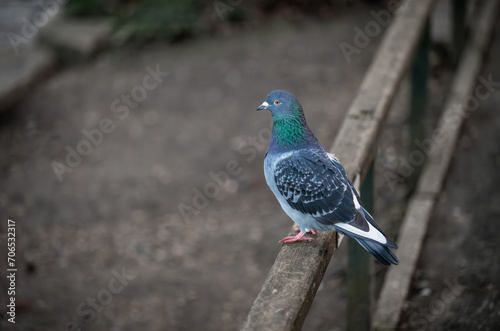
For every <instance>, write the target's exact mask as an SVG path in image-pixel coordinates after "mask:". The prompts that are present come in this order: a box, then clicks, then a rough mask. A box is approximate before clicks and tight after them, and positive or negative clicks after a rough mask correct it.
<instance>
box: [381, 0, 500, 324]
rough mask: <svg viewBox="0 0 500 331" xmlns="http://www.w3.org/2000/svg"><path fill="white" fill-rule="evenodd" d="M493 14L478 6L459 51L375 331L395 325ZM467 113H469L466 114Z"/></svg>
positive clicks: (492, 4)
mask: <svg viewBox="0 0 500 331" xmlns="http://www.w3.org/2000/svg"><path fill="white" fill-rule="evenodd" d="M497 10H498V1H497V0H488V1H486V2H485V4H484V7H483V8H482V10H481V12H480V15H479V19H477V20H476V24H477V25H476V26H475V27H474V28H473V30H472V33H471V38H470V40H469V42H468V43H467V44H466V47H465V49H464V50H463V52H462V56H461V59H460V62H459V66H458V69H457V73H456V77H455V79H454V83H453V85H452V87H451V89H450V94H449V97H448V100H447V102H446V106H445V111H444V113H443V115H442V117H441V120H440V121H439V124H438V126H437V129H436V130H434V134H435V133H436V132H440V137H441V139H438V140H435V142H434V143H433V144H432V147H433V148H432V150H431V153H430V155H429V156H428V159H427V162H426V164H425V166H424V168H423V171H422V176H421V177H420V180H419V183H418V186H417V191H416V193H415V197H414V198H413V199H412V201H411V203H410V205H409V208H408V209H407V212H406V215H405V217H404V220H403V224H402V226H401V230H400V235H399V238H398V243H399V250H398V256H399V259H400V264H399V265H398V267H397V268H391V269H390V270H389V272H388V273H387V276H386V278H385V281H384V285H383V287H382V291H381V294H380V297H379V300H378V302H377V309H376V311H375V316H374V327H375V329H376V330H394V329H395V328H396V326H397V323H398V321H399V316H400V314H401V308H402V304H403V301H404V300H405V298H406V296H407V295H408V291H409V288H410V283H411V278H412V275H413V273H414V271H415V265H416V263H417V261H418V256H419V254H420V249H421V247H422V242H423V239H424V235H425V232H426V229H427V224H428V221H429V219H430V216H431V212H432V208H433V207H434V202H435V199H436V197H437V195H438V194H439V192H441V189H442V185H443V181H444V178H445V176H446V172H447V171H448V167H449V164H450V162H451V159H452V156H453V150H454V148H455V145H456V142H457V140H458V137H459V133H460V127H461V125H462V122H463V120H464V118H465V117H467V116H464V115H466V114H467V109H464V108H462V107H457V105H462V104H463V103H464V101H465V100H467V98H468V97H469V96H472V95H474V92H475V89H474V88H473V87H474V86H475V84H477V80H476V78H477V76H478V75H479V73H480V69H481V63H482V57H483V54H484V52H485V50H486V49H487V48H488V45H489V40H490V37H491V32H492V29H493V25H494V22H495V17H496V13H497ZM469 111H470V110H469Z"/></svg>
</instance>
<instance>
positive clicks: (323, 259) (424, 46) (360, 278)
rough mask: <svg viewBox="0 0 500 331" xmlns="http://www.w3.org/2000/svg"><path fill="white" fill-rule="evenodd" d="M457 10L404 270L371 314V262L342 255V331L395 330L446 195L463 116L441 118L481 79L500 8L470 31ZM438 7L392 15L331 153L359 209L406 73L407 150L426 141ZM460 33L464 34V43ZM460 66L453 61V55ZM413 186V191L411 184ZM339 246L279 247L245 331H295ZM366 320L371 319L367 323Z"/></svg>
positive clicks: (334, 240)
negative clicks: (452, 66)
mask: <svg viewBox="0 0 500 331" xmlns="http://www.w3.org/2000/svg"><path fill="white" fill-rule="evenodd" d="M452 1H453V14H454V15H453V17H454V19H453V23H454V28H453V49H454V53H455V58H456V59H457V60H458V59H460V61H459V63H458V66H457V70H456V77H455V79H454V83H453V85H452V86H451V89H450V94H449V98H448V101H447V105H446V107H445V110H444V113H443V118H442V119H441V121H440V122H439V124H438V128H439V129H440V130H442V132H445V133H446V134H447V135H448V137H449V139H447V140H446V141H445V142H442V143H437V144H436V146H434V148H435V150H436V151H437V152H435V153H432V154H431V155H429V156H428V158H427V161H426V163H425V165H424V168H423V169H422V172H421V173H422V175H421V176H420V177H419V178H418V179H415V187H416V191H415V193H414V195H413V197H412V199H411V201H410V204H409V208H408V209H407V211H406V215H405V217H404V219H403V222H402V225H401V229H400V232H399V235H398V244H399V247H400V249H399V250H398V256H399V259H400V261H401V262H400V265H398V266H396V267H391V268H390V269H389V272H388V273H387V276H386V278H385V280H384V285H383V287H382V291H381V294H380V297H379V300H378V304H377V305H376V309H372V307H371V306H372V305H371V302H372V301H373V299H372V294H371V288H370V279H371V271H370V260H369V259H368V255H367V254H366V253H365V252H364V251H363V250H362V248H360V247H359V245H352V246H351V245H349V247H348V251H349V252H348V255H349V262H348V271H347V275H348V277H347V278H348V279H349V282H348V300H347V301H348V302H347V328H348V329H349V330H368V329H370V328H376V329H380V330H382V329H387V330H391V329H394V328H395V327H396V326H397V323H398V320H399V316H400V312H401V306H402V303H403V300H404V299H405V297H406V295H407V294H408V289H409V285H410V282H411V277H412V274H413V272H414V269H415V264H416V262H417V258H418V255H419V252H420V248H421V245H422V241H423V237H424V235H425V231H426V228H427V223H428V220H429V218H430V214H431V211H432V208H433V206H434V201H435V199H436V196H437V194H438V193H439V192H440V190H441V188H442V182H443V178H444V176H445V173H446V170H447V168H448V165H449V162H450V159H451V156H452V153H453V148H454V146H455V143H456V140H457V138H458V133H459V129H460V126H461V123H462V120H463V118H464V116H462V117H461V119H460V121H459V122H458V123H456V124H454V125H450V123H448V122H447V121H445V120H444V119H446V117H445V116H447V115H449V113H450V112H452V111H454V110H453V106H454V105H455V104H456V103H457V102H459V103H460V104H461V103H462V101H463V100H464V98H465V97H466V96H468V95H469V94H470V92H471V90H472V83H473V81H474V79H475V77H476V76H477V75H478V74H479V70H480V68H481V61H482V54H483V53H484V51H485V49H486V48H487V46H488V41H489V37H490V35H491V30H492V26H493V23H494V20H495V14H496V11H497V7H498V1H497V0H485V1H484V3H483V5H482V8H481V10H479V11H478V13H479V14H478V16H479V19H478V20H471V21H477V22H478V24H477V26H475V27H471V28H470V31H467V29H466V24H465V18H466V15H465V13H466V5H467V3H466V1H465V0H452ZM433 3H434V0H407V1H404V2H403V3H402V5H401V7H400V8H399V9H398V13H397V15H396V16H395V18H394V20H393V22H392V24H391V26H390V27H389V28H388V29H387V31H386V33H385V36H384V39H383V41H382V43H381V46H380V48H379V50H378V52H377V54H376V56H375V58H374V60H373V62H372V64H371V66H370V68H369V69H368V71H367V73H366V75H365V77H364V79H363V82H362V84H361V86H360V88H359V91H358V94H357V96H356V98H355V99H354V101H353V103H352V105H351V107H350V108H349V110H348V113H347V115H346V118H345V120H344V123H343V125H342V127H341V129H340V131H339V133H338V135H337V138H336V139H335V142H334V144H333V147H332V148H331V151H332V152H334V153H335V155H336V156H337V157H338V159H339V160H340V161H341V162H342V164H343V165H344V168H345V170H346V172H347V175H348V176H349V178H351V180H353V182H354V183H355V185H356V184H358V185H359V183H363V185H362V187H361V196H362V199H363V201H364V202H365V204H366V205H367V206H368V208H369V205H371V204H372V201H373V199H374V196H373V180H374V176H373V159H374V156H375V153H376V149H377V146H378V139H379V136H380V134H381V132H382V130H383V128H384V126H385V124H386V119H387V117H388V113H389V109H390V108H391V105H392V102H393V100H394V97H395V95H396V92H397V91H398V88H399V86H400V83H401V81H402V79H403V77H404V76H405V74H406V73H407V72H408V71H410V74H411V82H412V99H411V106H410V115H409V116H410V120H411V122H412V123H414V125H412V130H411V131H412V132H411V136H412V141H414V139H415V138H418V137H422V136H423V129H422V128H423V126H422V125H423V124H422V123H423V121H422V119H423V117H424V113H425V108H426V106H427V105H426V100H427V80H428V75H429V62H428V59H427V57H428V53H429V45H430V32H429V31H430V29H429V15H430V12H431V8H432V5H433ZM466 32H468V34H469V38H468V39H467V40H468V41H467V44H465V47H464V46H463V45H464V43H465V40H466V39H465V36H466ZM460 54H461V56H460V57H459V55H460ZM417 180H418V182H417ZM292 232H293V229H292V230H291V231H290V233H292ZM342 238H343V236H341V235H339V234H337V233H336V232H319V233H318V234H317V235H316V238H315V240H314V241H312V242H309V243H304V244H301V245H285V246H283V247H282V249H281V250H280V252H279V254H278V256H277V258H276V261H275V263H274V265H273V266H272V268H271V270H270V272H269V275H268V277H267V279H266V280H265V282H264V284H263V286H262V289H261V291H260V293H259V294H258V296H257V298H256V299H255V302H254V304H253V306H252V308H251V310H250V312H249V314H248V317H247V319H246V320H245V322H244V324H243V326H242V330H245V331H248V330H276V331H277V330H280V331H285V330H300V329H301V327H302V325H303V323H304V320H305V318H306V317H307V314H308V311H309V308H310V306H311V304H312V302H313V300H314V296H315V294H316V291H317V289H318V287H319V285H320V283H321V280H322V278H323V275H324V273H325V271H326V268H327V266H328V263H329V261H330V259H331V257H332V255H333V254H334V252H335V250H336V248H338V247H339V244H340V243H341V241H342ZM372 311H375V313H374V315H373V316H372Z"/></svg>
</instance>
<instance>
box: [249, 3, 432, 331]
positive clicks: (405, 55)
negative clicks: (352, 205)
mask: <svg viewBox="0 0 500 331" xmlns="http://www.w3.org/2000/svg"><path fill="white" fill-rule="evenodd" d="M433 2H434V0H408V1H406V2H404V3H403V5H402V7H401V8H400V9H399V10H398V14H397V16H396V17H395V19H394V21H393V23H392V25H391V26H390V27H389V28H388V30H387V32H386V34H385V37H384V40H383V41H382V44H381V46H380V49H379V51H378V52H377V55H376V56H375V58H374V61H373V62H372V64H371V66H370V68H369V69H368V72H367V74H366V75H365V78H364V80H363V83H362V84H361V87H360V89H359V92H358V94H357V96H356V98H355V99H354V101H353V103H352V105H351V107H350V109H349V111H348V114H347V117H346V119H345V121H344V123H343V125H342V127H341V129H340V131H339V133H338V135H337V138H336V140H335V143H334V145H333V148H332V149H331V150H332V152H334V153H335V154H336V155H337V157H338V158H339V159H340V161H341V162H342V163H343V165H344V167H345V169H346V172H347V174H348V176H349V178H351V179H353V178H354V177H355V176H356V175H358V174H361V178H363V177H364V175H365V174H366V171H367V170H368V168H369V166H370V163H371V161H372V160H373V156H374V153H375V150H376V146H377V141H378V137H379V135H380V133H381V131H382V129H383V127H384V123H385V120H386V118H387V113H388V111H389V109H390V105H391V103H392V101H393V99H394V96H395V94H396V91H397V89H398V88H399V85H400V82H401V80H402V78H403V76H404V74H405V73H406V72H407V69H408V67H409V64H410V62H411V60H412V58H413V54H414V52H415V49H416V47H417V45H418V42H419V40H420V35H421V33H422V31H423V29H424V26H425V23H426V20H427V17H428V16H429V11H430V8H431V5H432V3H433ZM339 242H340V240H339V238H338V236H337V234H336V233H335V232H329V233H320V234H318V235H317V236H316V237H315V240H314V241H312V242H310V243H304V242H303V243H299V244H291V245H285V246H283V248H282V249H281V251H280V253H279V254H278V257H277V258H276V261H275V263H274V265H273V267H272V268H271V271H270V272H269V275H268V277H267V279H266V281H265V283H264V285H263V286H262V289H261V291H260V293H259V295H258V296H257V298H256V300H255V302H254V304H253V306H252V308H251V310H250V313H249V315H248V317H247V319H246V320H245V322H244V323H243V326H242V330H245V331H248V330H300V328H301V327H302V324H303V323H304V320H305V318H306V316H307V313H308V311H309V308H310V306H311V303H312V301H313V299H314V296H315V294H316V291H317V289H318V286H319V284H320V282H321V280H322V278H323V275H324V273H325V270H326V268H327V266H328V263H329V261H330V258H331V256H332V254H333V252H334V250H335V248H336V247H338V243H339Z"/></svg>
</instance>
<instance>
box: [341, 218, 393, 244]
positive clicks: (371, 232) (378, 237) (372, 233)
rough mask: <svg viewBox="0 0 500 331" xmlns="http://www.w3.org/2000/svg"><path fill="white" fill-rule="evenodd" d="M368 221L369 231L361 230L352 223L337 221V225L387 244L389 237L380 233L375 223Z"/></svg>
mask: <svg viewBox="0 0 500 331" xmlns="http://www.w3.org/2000/svg"><path fill="white" fill-rule="evenodd" d="M367 223H368V227H369V229H368V232H365V231H363V230H360V229H358V228H355V227H354V226H352V225H350V224H349V223H340V222H339V223H335V227H338V228H341V229H345V230H347V231H349V232H351V233H353V234H356V235H358V236H360V237H363V238H369V239H372V240H375V241H377V242H379V243H381V244H387V239H386V238H385V236H384V235H383V234H382V233H380V231H379V230H377V229H376V228H375V227H374V226H373V225H371V224H370V222H367Z"/></svg>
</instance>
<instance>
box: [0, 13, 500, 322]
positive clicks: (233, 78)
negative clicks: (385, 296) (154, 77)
mask: <svg viewBox="0 0 500 331" xmlns="http://www.w3.org/2000/svg"><path fill="white" fill-rule="evenodd" d="M372 9H381V7H373V8H372V7H367V6H355V7H353V8H351V9H348V10H347V9H345V10H344V11H343V12H341V13H339V14H338V15H336V16H335V18H334V19H332V20H331V21H328V22H327V21H323V22H314V21H302V22H296V23H294V24H290V23H279V22H278V23H276V24H274V25H272V26H271V27H269V26H266V27H262V28H261V29H259V30H256V31H252V32H246V33H241V34H239V35H236V36H233V37H228V38H220V39H217V40H197V41H193V42H189V43H182V44H178V45H176V46H168V47H166V46H162V45H157V46H152V47H148V48H145V49H142V50H139V51H133V52H132V51H131V52H123V51H117V52H110V53H106V54H104V55H102V56H100V57H98V58H97V59H95V60H94V61H92V62H90V63H87V64H85V65H81V66H78V67H73V68H70V69H67V70H64V71H62V72H60V73H58V74H56V75H55V76H53V77H52V78H51V79H49V80H48V81H47V82H46V83H45V84H43V85H42V86H40V87H38V88H37V89H35V90H33V91H32V93H31V95H29V96H27V97H26V99H25V100H24V101H23V102H22V103H20V104H19V105H18V106H17V107H16V108H15V109H12V111H10V112H9V113H6V114H2V115H1V117H0V146H1V148H2V150H3V153H1V155H0V166H1V168H0V169H1V177H0V185H1V187H2V193H1V195H0V207H1V209H0V217H1V219H3V220H6V219H7V218H11V219H13V220H15V221H16V224H17V225H16V231H17V254H18V255H17V257H18V264H19V271H18V274H17V275H18V279H17V290H18V292H17V293H16V302H17V305H18V306H17V316H16V325H15V326H13V325H11V324H7V323H6V322H5V320H4V319H3V317H2V319H1V322H0V323H2V324H0V325H1V326H2V327H11V328H12V329H13V330H69V329H71V328H72V327H73V326H75V325H80V326H81V329H82V330H137V329H145V330H234V329H235V328H237V327H238V325H240V324H241V323H242V321H243V319H244V318H245V317H246V314H247V313H248V310H249V309H250V306H251V305H252V302H253V300H254V299H255V297H256V295H257V293H258V292H259V290H260V287H261V285H262V282H263V281H264V279H265V277H266V275H267V273H268V271H269V269H270V267H271V265H272V263H273V262H274V259H275V257H276V255H277V253H278V251H279V248H280V246H279V245H278V244H277V241H278V240H279V239H281V238H282V237H284V236H285V235H286V233H287V231H288V230H289V229H290V227H291V225H292V223H291V221H290V220H289V219H288V218H287V216H286V215H285V214H284V213H283V212H282V211H281V209H280V207H279V205H278V203H277V202H276V201H275V198H274V197H273V196H272V193H271V192H270V191H269V189H268V188H267V186H266V184H265V181H264V177H263V172H262V164H263V158H264V154H265V149H266V148H267V142H268V139H269V137H268V135H267V133H268V132H269V127H270V115H269V114H267V113H257V112H255V109H256V107H257V106H258V105H260V104H261V103H262V101H263V100H264V98H265V97H266V95H267V93H268V92H269V91H271V90H274V89H278V88H279V89H285V90H289V91H291V92H293V93H294V94H295V95H296V96H297V97H298V98H299V100H300V101H301V103H302V105H303V106H304V108H305V110H306V116H307V118H308V122H309V125H310V127H311V128H312V130H313V131H314V132H315V133H316V135H317V137H318V138H319V140H320V141H321V142H322V143H323V144H324V145H325V146H327V147H329V146H330V145H331V142H332V141H333V139H334V138H335V135H336V132H337V131H338V128H339V127H340V125H341V124H342V120H343V116H344V114H345V111H346V110H347V108H348V106H349V104H350V102H351V101H352V99H353V98H354V95H355V93H356V92H357V89H358V86H359V84H360V82H361V80H362V78H363V75H364V73H365V71H366V69H367V67H368V65H369V63H370V61H371V58H372V56H373V54H374V52H375V51H376V49H377V45H378V43H379V42H380V39H381V36H378V37H375V38H373V39H372V41H371V42H370V44H369V45H368V46H367V47H366V48H364V49H363V50H362V52H361V53H360V54H356V55H354V56H353V61H352V63H350V64H347V63H346V61H345V59H344V57H343V55H342V53H341V51H340V50H339V47H338V45H339V44H340V43H341V42H348V43H352V42H353V37H354V31H353V27H355V26H360V27H364V26H365V24H366V23H367V22H369V21H371V20H373V17H372V16H370V10H372ZM497 44H498V41H497ZM148 67H149V68H150V69H147V68H148ZM156 68H159V69H160V70H161V71H165V72H168V73H169V74H168V76H167V77H163V78H162V81H161V82H160V83H158V85H157V86H156V87H155V88H153V89H152V90H148V91H147V96H145V98H144V100H142V101H140V102H138V103H137V105H134V104H130V105H129V106H127V108H128V109H129V113H128V114H127V115H125V114H126V111H125V110H124V108H121V110H120V111H116V112H115V111H114V110H117V108H116V107H117V106H122V107H124V106H125V104H126V101H123V102H121V101H117V102H115V100H117V98H118V100H120V99H119V98H120V94H122V93H128V94H130V93H132V92H133V91H137V90H138V88H136V87H137V86H142V85H143V84H144V78H145V76H146V75H148V74H149V72H150V71H151V70H155V69H156ZM433 84H434V85H433V89H434V94H435V96H434V99H433V107H434V108H438V106H439V105H440V104H441V103H442V100H443V95H444V93H443V91H442V89H443V87H442V86H441V85H440V84H441V82H440V80H439V79H438V80H435V81H433ZM133 93H136V92H133ZM405 93H406V88H405V85H404V86H403V88H402V91H401V93H400V97H399V98H398V101H397V102H396V103H395V110H397V112H396V113H395V114H394V115H392V117H391V120H390V123H389V128H388V131H387V132H385V133H384V136H383V137H382V140H383V146H382V147H381V150H380V151H379V154H380V160H379V161H377V162H378V163H377V164H378V166H379V167H378V169H377V172H378V178H379V184H378V191H377V192H378V193H379V195H380V197H381V198H380V201H378V202H377V203H378V206H377V208H378V210H380V213H381V214H384V215H393V217H392V218H398V217H400V213H401V211H400V210H398V207H397V203H396V202H397V200H398V199H401V196H402V193H401V192H400V191H401V190H400V188H398V190H397V192H396V194H393V192H391V191H390V190H388V189H387V187H386V186H385V185H386V184H385V183H383V182H382V181H383V177H382V175H381V172H382V171H383V169H381V167H384V166H387V163H390V162H389V161H387V159H392V160H393V161H394V155H397V154H398V153H399V152H398V149H397V148H396V147H394V146H397V145H402V143H401V139H402V137H403V136H404V132H403V130H402V127H403V124H404V119H405V118H406V98H405V97H404V96H405ZM496 100H497V99H496ZM106 118H107V119H109V121H110V122H111V123H112V124H113V125H114V130H113V132H111V133H103V135H102V141H101V142H100V143H99V144H98V146H92V151H91V152H90V153H89V155H88V156H83V157H82V161H81V164H80V165H79V166H77V167H76V168H75V169H74V170H73V171H72V172H71V173H64V174H63V175H62V179H63V180H62V182H60V181H59V180H58V178H57V176H56V174H55V173H54V170H53V166H52V164H53V162H54V161H56V162H59V163H61V164H65V163H66V160H65V158H66V156H67V153H68V146H69V148H70V149H77V147H78V144H79V143H80V142H81V141H82V140H84V139H86V140H88V138H86V137H85V135H84V134H83V133H82V130H86V131H87V132H90V131H92V130H94V129H95V128H98V127H99V125H100V123H101V122H102V120H103V119H106ZM108 125H109V123H108ZM94 137H97V136H94ZM95 139H97V138H95ZM82 146H83V145H82ZM81 148H84V147H81ZM73 161H75V160H74V159H73ZM75 162H76V161H75ZM221 172H225V173H227V174H228V175H225V174H223V173H221ZM214 176H215V177H217V178H224V180H225V178H226V177H229V178H230V181H229V182H228V183H227V184H225V185H223V187H220V186H218V185H217V180H216V179H214ZM206 190H207V191H206ZM205 191H206V192H207V193H203V192H205ZM403 191H404V190H403ZM198 192H202V193H198ZM201 194H203V195H204V197H200V195H201ZM205 195H208V197H207V196H205ZM180 207H181V208H180ZM190 208H191V209H190ZM180 209H182V210H184V211H185V212H187V214H188V216H189V217H187V218H183V217H182V212H181V211H180ZM394 209H395V210H394ZM394 214H395V215H396V216H397V217H394ZM387 218H388V219H391V217H387ZM384 222H387V221H384V220H383V219H381V220H380V221H379V223H381V224H382V226H383V227H384V225H383V224H384ZM0 230H1V232H3V233H5V232H6V225H5V222H3V221H2V223H1V227H0ZM387 232H390V231H387ZM393 232H394V231H393ZM2 245H3V244H2ZM1 247H2V250H1V251H2V252H5V251H6V250H5V247H4V246H1ZM443 256H446V255H445V253H443ZM343 260H344V257H343V252H342V249H341V250H340V251H339V254H336V255H335V256H334V258H333V260H332V261H331V263H330V267H329V269H328V271H327V274H326V275H325V278H324V281H323V284H322V285H321V286H320V289H319V291H318V296H317V300H316V301H315V302H314V304H313V307H312V309H311V312H310V314H309V316H308V319H307V321H306V325H305V326H304V330H332V329H333V330H337V329H338V330H340V329H343V327H344V312H345V311H344V304H345V303H344V299H345V291H344V287H345V284H344V269H343V268H344V261H343ZM424 268H425V266H424ZM4 272H5V270H4V268H2V270H1V274H0V276H1V277H2V278H3V279H5V278H4V277H5V275H4V274H3V273H4ZM2 286H3V287H2V289H1V295H0V298H1V300H0V301H1V304H2V307H5V305H4V302H5V301H4V300H5V296H4V293H6V289H5V283H2ZM1 312H2V315H4V311H3V310H2V311H1Z"/></svg>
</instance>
